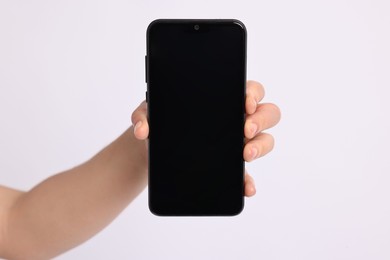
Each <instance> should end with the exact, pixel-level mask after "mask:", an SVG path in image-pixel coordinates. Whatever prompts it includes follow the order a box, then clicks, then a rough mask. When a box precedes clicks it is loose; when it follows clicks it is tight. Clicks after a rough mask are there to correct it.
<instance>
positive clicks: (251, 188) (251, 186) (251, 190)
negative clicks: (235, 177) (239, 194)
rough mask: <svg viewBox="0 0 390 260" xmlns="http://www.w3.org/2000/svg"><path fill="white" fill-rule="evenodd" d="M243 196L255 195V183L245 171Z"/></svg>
mask: <svg viewBox="0 0 390 260" xmlns="http://www.w3.org/2000/svg"><path fill="white" fill-rule="evenodd" d="M244 190H245V191H244V192H245V196H247V197H252V196H253V195H255V194H256V187H255V181H254V180H253V178H252V176H250V175H249V174H248V172H247V171H246V170H245V189H244Z"/></svg>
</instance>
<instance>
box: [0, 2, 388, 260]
mask: <svg viewBox="0 0 390 260" xmlns="http://www.w3.org/2000/svg"><path fill="white" fill-rule="evenodd" d="M156 18H237V19H240V20H242V21H243V22H244V23H245V24H246V27H247V30H248V78H250V79H255V80H258V81H260V82H262V83H263V84H264V85H265V87H266V92H267V93H266V98H265V100H266V101H268V102H275V103H277V104H278V105H279V106H280V108H281V109H282V112H283V118H282V121H281V123H280V124H279V125H278V126H277V127H276V128H275V129H273V130H271V131H270V132H271V133H273V134H274V136H275V138H276V147H275V150H274V152H273V153H272V154H270V155H269V156H266V157H265V158H263V159H260V160H258V161H256V162H254V163H251V164H249V165H248V166H247V168H248V169H249V171H250V172H251V173H252V174H253V175H254V177H255V179H256V183H257V190H258V192H257V195H256V196H255V197H254V198H251V199H246V207H245V210H244V212H243V213H242V214H241V215H240V216H238V217H233V218H159V217H155V216H153V215H152V214H151V213H149V210H148V207H147V193H146V192H144V193H143V194H142V195H141V196H140V197H139V198H138V199H137V200H136V201H135V202H134V203H133V204H132V205H130V206H129V207H128V208H127V209H126V210H125V211H124V212H123V214H121V215H120V216H119V217H118V218H117V219H116V220H115V221H114V222H113V223H112V224H111V225H110V226H109V227H107V228H106V229H105V230H104V231H102V232H101V233H100V234H98V235H97V236H96V237H94V238H93V239H91V240H90V241H88V242H87V243H85V244H84V245H82V246H80V247H78V248H76V249H74V250H72V251H70V252H68V253H66V254H64V255H62V256H60V257H58V259H63V260H65V259H267V260H268V259H300V260H301V259H318V260H320V259H354V260H356V259H390V176H389V174H390V159H389V151H390V138H389V134H390V117H389V112H390V103H389V99H390V2H388V1H385V0H383V1H379V0H374V1H368V0H367V1H359V0H358V1H352V0H351V1H346V0H337V1H336V0H327V1H309V0H307V1H303V0H295V1H289V0H284V1H282V0H281V1H245V0H241V1H227V0H219V1H211V0H209V1H201V0H199V1H172V0H171V1H129V0H127V1H124V0H112V1H108V0H106V1H103V0H95V1H92V0H90V1H86V0H78V1H75V0H71V1H49V0H47V1H43V0H39V1H38V0H36V1H27V0H26V1H18V0H14V1H11V0H9V1H6V0H1V1H0V183H2V184H4V185H8V186H11V187H15V188H19V189H25V190H27V189H29V188H31V187H33V186H34V185H36V184H37V183H39V182H40V181H42V180H43V179H45V178H46V177H48V176H50V175H52V174H54V173H57V172H59V171H63V170H65V169H68V168H70V167H73V166H75V165H76V164H79V163H81V162H83V161H85V160H87V159H88V158H90V157H91V156H92V155H94V154H95V153H96V152H97V151H99V150H100V149H101V148H103V147H104V146H105V145H107V144H108V143H110V142H111V141H112V140H114V139H115V138H116V137H117V136H118V135H120V134H121V133H122V132H123V131H124V130H125V129H126V128H127V127H128V126H129V125H130V115H131V112H132V110H133V109H134V108H135V107H136V106H137V105H138V104H139V103H140V102H141V100H142V99H143V98H144V94H145V88H146V85H145V82H144V78H145V77H144V55H145V46H146V43H145V30H146V27H147V25H148V24H149V23H150V22H151V21H152V20H154V19H156ZM183 88H185V86H183Z"/></svg>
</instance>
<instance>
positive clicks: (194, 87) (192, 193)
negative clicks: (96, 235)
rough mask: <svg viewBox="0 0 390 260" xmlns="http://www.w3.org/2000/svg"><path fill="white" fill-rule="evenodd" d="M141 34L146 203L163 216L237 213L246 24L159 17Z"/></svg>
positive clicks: (239, 206) (241, 165)
mask: <svg viewBox="0 0 390 260" xmlns="http://www.w3.org/2000/svg"><path fill="white" fill-rule="evenodd" d="M195 25H198V26H195ZM147 41H148V43H147V63H148V64H147V72H148V73H147V81H148V116H149V123H150V135H149V207H150V210H151V211H152V212H153V213H155V214H157V215H164V216H169V215H173V216H175V215H176V216H206V215H211V216H212V215H235V214H238V213H240V212H241V210H242V208H243V180H244V161H243V155H242V153H243V146H244V129H243V127H244V117H245V114H244V112H245V109H244V106H245V104H244V102H245V80H246V78H245V74H246V72H245V70H246V65H245V64H246V31H245V28H244V26H243V25H242V24H241V23H239V22H237V21H234V20H157V21H154V22H153V23H151V25H150V26H149V28H148V31H147Z"/></svg>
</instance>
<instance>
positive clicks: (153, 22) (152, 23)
mask: <svg viewBox="0 0 390 260" xmlns="http://www.w3.org/2000/svg"><path fill="white" fill-rule="evenodd" d="M163 20H164V19H161V18H158V19H154V20H153V21H151V22H150V23H149V25H148V27H147V28H146V35H149V33H150V30H151V29H152V27H153V26H154V25H155V24H158V23H161V22H162V21H163Z"/></svg>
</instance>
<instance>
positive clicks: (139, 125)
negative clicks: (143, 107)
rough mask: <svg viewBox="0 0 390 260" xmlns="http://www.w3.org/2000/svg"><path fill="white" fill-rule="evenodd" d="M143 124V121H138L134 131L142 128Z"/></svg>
mask: <svg viewBox="0 0 390 260" xmlns="http://www.w3.org/2000/svg"><path fill="white" fill-rule="evenodd" d="M141 125H142V121H138V122H137V123H136V124H135V126H134V132H135V131H137V129H138V128H140V127H141Z"/></svg>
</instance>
